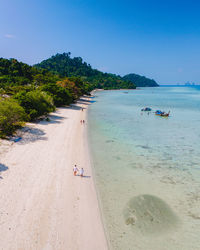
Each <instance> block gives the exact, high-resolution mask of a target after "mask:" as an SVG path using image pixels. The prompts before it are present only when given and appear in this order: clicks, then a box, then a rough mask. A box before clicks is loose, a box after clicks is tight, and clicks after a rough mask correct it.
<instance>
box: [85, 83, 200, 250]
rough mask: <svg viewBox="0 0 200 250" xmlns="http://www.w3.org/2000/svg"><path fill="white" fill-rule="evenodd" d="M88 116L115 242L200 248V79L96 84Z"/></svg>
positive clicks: (152, 248)
mask: <svg viewBox="0 0 200 250" xmlns="http://www.w3.org/2000/svg"><path fill="white" fill-rule="evenodd" d="M143 107H151V108H152V109H153V111H155V110H157V109H160V110H164V111H166V112H168V111H170V117H168V118H163V117H158V116H156V115H155V114H154V113H153V112H150V113H145V112H141V109H142V108H143ZM88 121H89V126H88V132H89V140H90V149H91V155H92V158H93V169H94V172H95V179H96V186H97V192H98V196H99V202H100V206H101V211H102V217H103V222H104V225H105V231H106V235H107V238H108V242H109V247H110V248H111V249H120V250H126V249H137V250H138V249H142V250H162V249H166V250H170V249H174V250H175V249H176V250H179V249H180V250H184V249H187V250H191V249H195V250H197V249H200V239H199V233H200V209H199V207H200V87H198V86H195V87H157V88H141V89H137V90H117V91H97V92H95V97H94V98H93V103H92V105H91V106H90V108H89V111H88Z"/></svg>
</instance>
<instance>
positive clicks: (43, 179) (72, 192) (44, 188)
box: [0, 98, 107, 250]
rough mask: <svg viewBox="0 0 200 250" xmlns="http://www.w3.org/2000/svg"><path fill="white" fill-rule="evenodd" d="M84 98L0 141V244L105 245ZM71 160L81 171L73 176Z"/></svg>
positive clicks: (37, 246) (6, 246)
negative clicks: (15, 138) (14, 139)
mask: <svg viewBox="0 0 200 250" xmlns="http://www.w3.org/2000/svg"><path fill="white" fill-rule="evenodd" d="M88 104H89V103H88V101H87V99H86V98H85V99H81V100H80V101H79V102H78V103H77V104H76V105H74V106H73V107H70V108H59V109H57V111H56V112H54V113H52V114H51V115H50V116H49V118H50V121H41V122H39V123H32V124H27V126H26V128H24V129H23V132H21V133H22V140H20V141H19V142H17V143H11V142H5V141H0V235H1V240H0V249H3V250H9V249H12V250H15V249H20V250H23V249H24V250H29V249H34V250H36V249H48V250H51V249H56V250H67V249H70V250H73V249H81V250H84V249H87V250H90V249H91V250H98V249H100V250H104V249H107V242H106V238H105V235H104V230H103V225H102V222H101V215H100V211H99V207H98V200H97V195H96V190H95V186H94V180H93V176H92V170H91V164H90V157H89V150H88V144H87V130H86V126H87V124H85V125H82V124H81V123H80V120H81V119H84V120H86V116H87V115H86V109H87V106H88ZM81 107H83V108H84V111H82V110H81ZM86 123H87V121H86ZM74 164H77V166H78V168H81V167H83V168H84V170H85V172H84V174H85V177H83V178H81V177H80V176H73V171H72V170H73V166H74Z"/></svg>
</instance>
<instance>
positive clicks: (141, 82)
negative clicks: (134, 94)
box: [123, 73, 159, 87]
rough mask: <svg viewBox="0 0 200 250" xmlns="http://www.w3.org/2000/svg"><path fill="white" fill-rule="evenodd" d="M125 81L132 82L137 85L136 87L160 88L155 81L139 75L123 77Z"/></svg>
mask: <svg viewBox="0 0 200 250" xmlns="http://www.w3.org/2000/svg"><path fill="white" fill-rule="evenodd" d="M123 79H124V80H125V81H130V82H132V83H134V84H135V85H136V87H158V86H159V85H158V84H157V82H156V81H155V80H153V79H149V78H147V77H145V76H140V75H137V74H133V73H132V74H128V75H125V76H124V77H123Z"/></svg>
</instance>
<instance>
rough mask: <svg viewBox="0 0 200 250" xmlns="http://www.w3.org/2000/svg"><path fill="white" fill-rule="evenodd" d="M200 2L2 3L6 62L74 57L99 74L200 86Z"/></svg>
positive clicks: (0, 35)
mask: <svg viewBox="0 0 200 250" xmlns="http://www.w3.org/2000/svg"><path fill="white" fill-rule="evenodd" d="M199 13H200V1H194V0H190V1H184V0H182V1H178V0H173V1H172V0H165V1H164V0H163V1H162V0H157V1H155V0H138V1H136V0H107V1H106V0H99V1H94V0H93V1H92V0H34V1H28V0H0V57H5V58H11V57H12V58H17V59H18V60H20V61H23V62H26V63H28V64H34V63H38V62H40V61H41V60H43V59H46V58H48V57H50V56H51V55H53V54H56V53H63V52H69V51H70V52H71V53H72V56H81V57H82V58H83V59H84V60H85V61H86V62H88V63H90V64H91V65H92V66H93V67H94V68H97V69H99V70H102V71H104V72H111V73H115V74H120V75H124V74H127V73H132V72H133V73H138V74H141V75H145V76H147V77H150V78H154V79H155V80H156V81H157V82H158V83H159V84H176V83H185V82H187V81H191V82H195V83H198V84H200V14H199Z"/></svg>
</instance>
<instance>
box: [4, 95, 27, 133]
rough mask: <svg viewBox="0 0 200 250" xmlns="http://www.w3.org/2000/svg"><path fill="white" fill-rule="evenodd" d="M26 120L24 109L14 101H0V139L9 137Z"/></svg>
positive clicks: (10, 99) (8, 99)
mask: <svg viewBox="0 0 200 250" xmlns="http://www.w3.org/2000/svg"><path fill="white" fill-rule="evenodd" d="M26 119H27V116H26V113H25V111H24V109H23V108H22V107H21V106H20V105H19V104H18V103H17V101H16V100H13V99H12V98H6V99H0V137H5V136H6V135H11V134H12V133H13V132H14V131H15V129H16V128H18V127H19V126H21V125H22V124H23V121H24V120H26Z"/></svg>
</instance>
